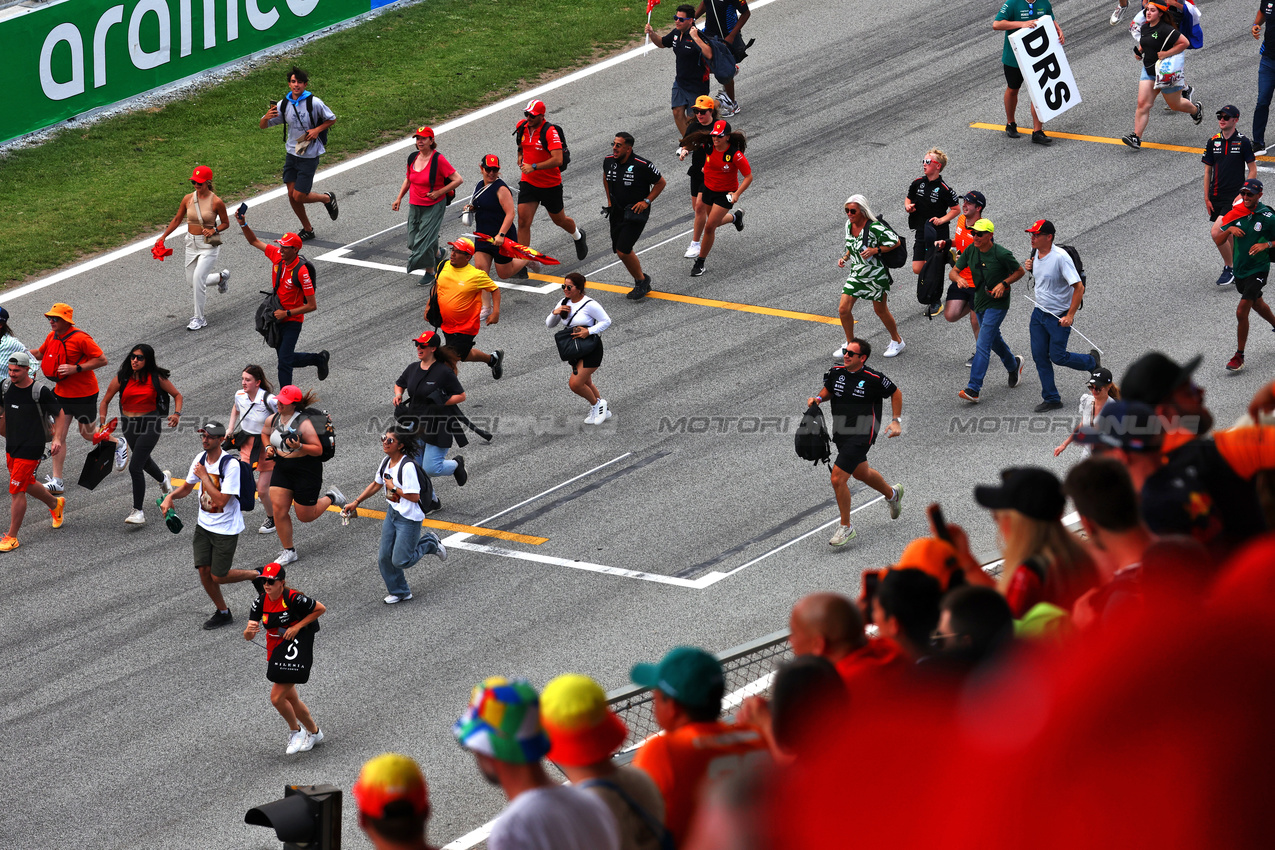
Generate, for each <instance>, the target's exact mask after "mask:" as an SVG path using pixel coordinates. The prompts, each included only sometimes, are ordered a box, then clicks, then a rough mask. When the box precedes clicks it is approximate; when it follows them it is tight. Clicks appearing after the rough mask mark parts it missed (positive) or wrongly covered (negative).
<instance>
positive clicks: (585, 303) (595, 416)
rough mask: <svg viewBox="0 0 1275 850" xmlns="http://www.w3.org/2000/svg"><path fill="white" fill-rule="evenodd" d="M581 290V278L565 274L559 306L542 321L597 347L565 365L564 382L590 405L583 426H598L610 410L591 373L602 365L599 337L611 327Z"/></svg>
mask: <svg viewBox="0 0 1275 850" xmlns="http://www.w3.org/2000/svg"><path fill="white" fill-rule="evenodd" d="M584 287H585V279H584V275H582V274H580V273H578V272H570V273H568V274H567V275H566V277H564V278H563V283H562V294H563V296H564V298H563V299H562V303H561V304H559V305H558V306H557V307H554V308H553V310H552V311H551V312H550V313H549V317H548V318H547V319H545V325H546V326H548V327H550V328H556V327H557V326H558V324H559V323H565V325H566V328H567V329H569V330H570V331H571V336H573V337H574V338H576V339H589V338H590V337H592V338H593V340H594V341H595V342H596V343H597V344H596V345H595V346H594V348H593V350H592V351H590V352H589V353H587V354H585V355H584V356H583V357H581V358H579V359H575V360H569V361H567V362H569V363H570V364H571V377H570V378H567V386H569V387H570V388H571V392H573V393H575V394H576V395H578V396H580V398H582V399H584V400H585V401H587V402H588V403H589V415H588V416H586V417H585V418H584V424H585V425H601V424H602V423H603V422H605V421H607V420H608V419H610V418H611V409H610V408H609V407H608V406H607V400H606V399H604V398H603V397H602V393H600V392H598V388H597V386H596V385H595V384H594V383H593V373H594V372H596V371H597V370H598V367H599V366H601V365H602V337H601V336H600V334H601V333H602V332H603V331H604V330H606V329H607V328H609V327H611V317H610V316H608V315H607V311H606V310H603V309H602V305H601V304H599V303H598V302H596V301H594V300H593V299H592V298H586V297H585V295H584ZM559 333H561V331H559Z"/></svg>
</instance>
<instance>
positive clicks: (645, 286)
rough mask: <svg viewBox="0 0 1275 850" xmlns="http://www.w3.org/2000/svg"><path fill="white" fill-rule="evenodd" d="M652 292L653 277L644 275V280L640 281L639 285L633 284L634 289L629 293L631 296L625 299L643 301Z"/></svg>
mask: <svg viewBox="0 0 1275 850" xmlns="http://www.w3.org/2000/svg"><path fill="white" fill-rule="evenodd" d="M650 291H651V276H650V275H649V274H643V275H642V279H641V280H640V281H638V282H637V283H635V284H633V289H631V290H630V291H629V294H628V295H626V296H624V297H625V298H627V299H629V300H630V301H641V300H642V299H643V298H645V297H646V295H647V293H649V292H650Z"/></svg>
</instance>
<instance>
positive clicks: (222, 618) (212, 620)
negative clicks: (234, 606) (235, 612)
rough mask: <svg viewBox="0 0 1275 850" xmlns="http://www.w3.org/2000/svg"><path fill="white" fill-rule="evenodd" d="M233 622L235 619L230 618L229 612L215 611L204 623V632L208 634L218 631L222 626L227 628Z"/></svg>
mask: <svg viewBox="0 0 1275 850" xmlns="http://www.w3.org/2000/svg"><path fill="white" fill-rule="evenodd" d="M234 621H235V618H234V617H233V616H231V614H230V611H229V610H226V611H217V612H214V613H213V615H212V616H211V617H209V618H208V619H207V620H205V621H204V631H209V632H210V631H212V630H213V629H220V628H221V627H222V626H229V625H230V624H231V623H233V622H234Z"/></svg>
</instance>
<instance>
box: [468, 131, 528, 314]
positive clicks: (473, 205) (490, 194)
mask: <svg viewBox="0 0 1275 850" xmlns="http://www.w3.org/2000/svg"><path fill="white" fill-rule="evenodd" d="M480 167H481V168H482V172H483V179H482V182H480V183H479V184H478V185H477V186H475V187H474V194H473V195H472V196H471V197H470V199H469V203H468V204H466V205H465V212H466V213H470V214H472V215H473V220H472V221H471V222H470V223H471V224H472V226H473V231H474V233H485V234H487V235H488V236H494V237H495V240H494V241H492V242H488V241H487V240H486V239H475V240H474V247H475V248H476V249H477V250H476V251H475V252H474V268H477V269H482V270H483V271H484V272H486V273H487V274H488V275H490V274H491V265H492V262H493V260H494V261H495V263H496V274H497V275H499V276H500V279H501V280H511V279H514V278H518V279H525V278H526V277H527V264H528V263H529V262H531V261H530V260H527V259H524V258H521V257H519V258H517V259H515V258H513V257H506V256H505V255H504V254H502V253H500V246H501V245H502V244H504V241H505V240H506V239H508V240H510V241H513V242H516V241H518V228H517V227H516V225H515V217H516V215H517V213H518V207H517V205H516V204H515V203H514V193H513V191H512V190H510V188H509V184H507V183H506V182H505V181H504V180H502V179H501V177H500V157H498V156H496V155H495V154H494V153H489V154H487V155H486V156H484V157H483V161H482V163H481V164H480ZM480 294H481V295H482V299H483V307H482V312H480V313H479V315H478V321H479V323H482V322H486V321H487V314H488V313H490V312H491V293H490V292H488V291H486V290H483V292H482V293H480Z"/></svg>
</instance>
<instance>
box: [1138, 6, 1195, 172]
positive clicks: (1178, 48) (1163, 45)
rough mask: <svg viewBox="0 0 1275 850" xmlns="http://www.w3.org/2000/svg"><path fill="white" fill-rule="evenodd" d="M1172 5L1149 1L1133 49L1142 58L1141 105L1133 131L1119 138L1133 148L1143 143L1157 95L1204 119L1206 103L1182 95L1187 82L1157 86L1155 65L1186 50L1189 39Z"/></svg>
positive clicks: (1139, 89)
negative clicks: (1172, 13) (1171, 10)
mask: <svg viewBox="0 0 1275 850" xmlns="http://www.w3.org/2000/svg"><path fill="white" fill-rule="evenodd" d="M1168 12H1169V7H1168V5H1167V4H1164V3H1154V2H1148V3H1146V15H1147V22H1146V23H1145V24H1143V25H1142V38H1141V39H1140V40H1139V42H1138V46H1137V47H1135V48H1134V49H1133V52H1134V54H1135V55H1137V56H1138V58H1139V59H1141V60H1142V79H1141V80H1140V81H1139V83H1138V108H1137V111H1135V112H1134V116H1133V132H1132V133H1130V134H1129V135H1127V136H1122V137H1121V138H1120V141H1122V142H1124V143H1125V144H1126V145H1128V146H1129V147H1131V148H1135V149H1136V148H1140V147H1142V134H1143V133H1144V132H1145V131H1146V129H1147V122H1148V121H1150V120H1151V106H1152V105H1153V104H1154V103H1155V98H1156V95H1164V102H1165V103H1167V104H1168V105H1169V108H1170V109H1172V110H1173V111H1174V112H1185V113H1186V114H1187V115H1190V116H1191V120H1193V121H1194V122H1195V123H1196V124H1199V123H1200V121H1202V120H1203V119H1204V107H1203V106H1201V105H1200V104H1199V103H1197V102H1195V101H1191V100H1185V99H1184V98H1183V97H1182V93H1183V90H1184V89H1185V88H1186V86H1185V85H1182V84H1180V83H1179V84H1175V85H1167V86H1165V87H1164V88H1159V89H1158V88H1156V77H1157V76H1158V75H1159V71H1158V70H1157V68H1156V66H1157V65H1158V64H1159V63H1160V62H1161V61H1162V60H1164V59H1169V58H1170V57H1173V56H1177V55H1178V54H1179V53H1182V52H1184V51H1185V50H1186V49H1187V48H1188V47H1189V46H1190V43H1189V42H1188V41H1187V40H1186V37H1185V36H1183V35H1182V33H1180V32H1178V29H1177V27H1175V26H1174V25H1173V20H1172V17H1171V16H1170V15H1169V14H1168Z"/></svg>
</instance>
